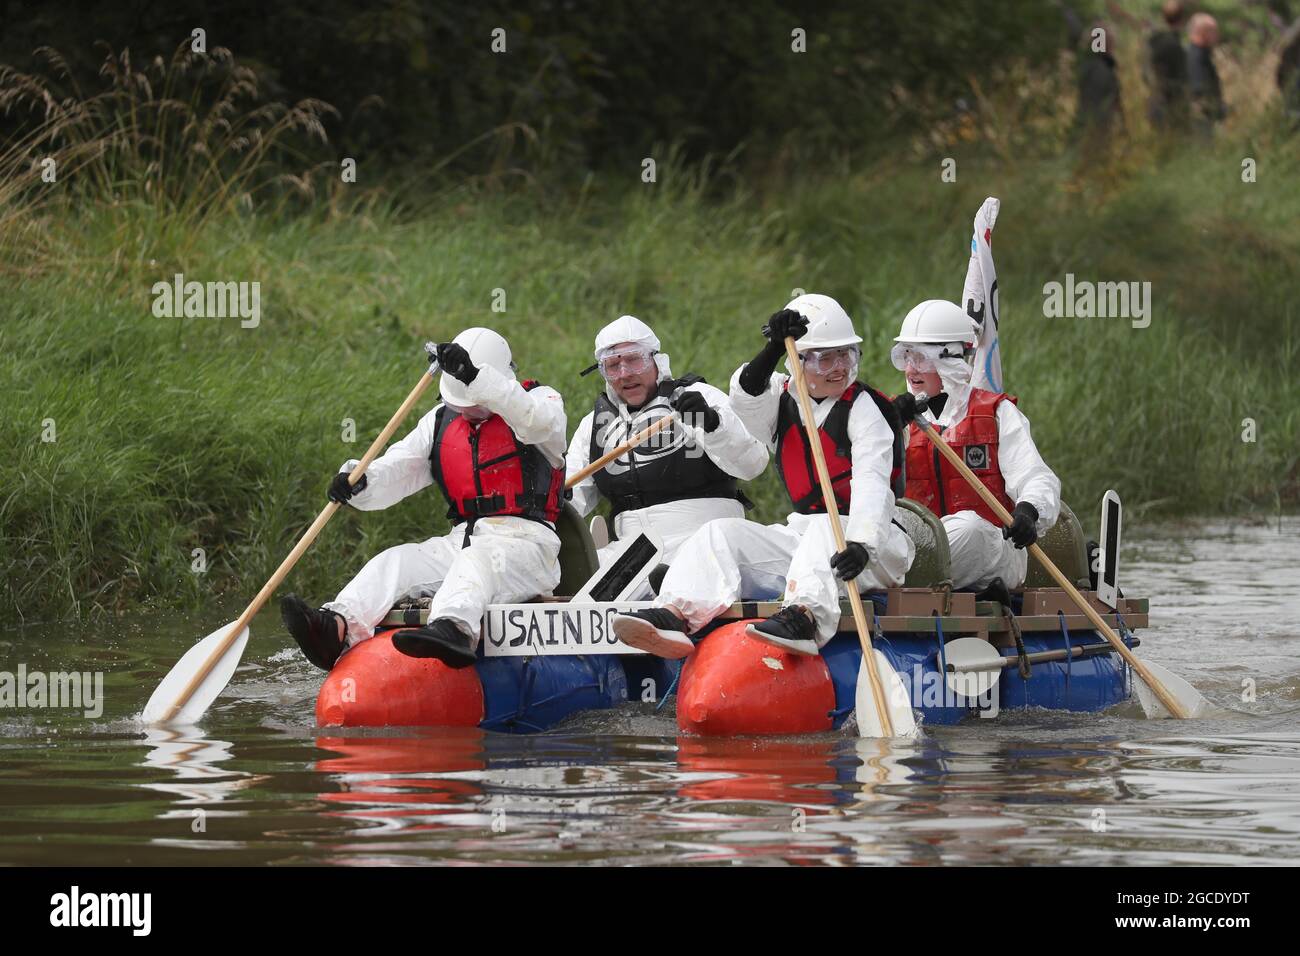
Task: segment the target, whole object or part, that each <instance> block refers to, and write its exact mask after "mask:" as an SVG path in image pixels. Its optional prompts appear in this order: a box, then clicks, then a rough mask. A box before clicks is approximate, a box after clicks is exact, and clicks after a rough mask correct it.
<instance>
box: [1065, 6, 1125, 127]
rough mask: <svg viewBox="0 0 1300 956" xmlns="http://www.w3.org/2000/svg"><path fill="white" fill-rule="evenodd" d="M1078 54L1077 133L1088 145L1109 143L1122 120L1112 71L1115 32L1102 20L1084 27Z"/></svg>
mask: <svg viewBox="0 0 1300 956" xmlns="http://www.w3.org/2000/svg"><path fill="white" fill-rule="evenodd" d="M1081 41H1082V44H1083V51H1082V53H1081V54H1080V57H1079V107H1078V110H1077V111H1076V112H1075V118H1074V123H1075V129H1076V136H1077V138H1078V139H1079V140H1080V142H1081V143H1082V144H1083V145H1085V146H1087V147H1091V148H1099V147H1105V146H1107V145H1109V143H1110V139H1111V134H1112V132H1113V130H1114V128H1115V127H1116V126H1117V125H1118V126H1122V125H1123V123H1124V110H1123V107H1122V105H1121V103H1120V92H1119V74H1118V73H1117V72H1116V70H1115V55H1114V52H1113V51H1114V35H1113V34H1112V33H1111V31H1110V29H1109V28H1107V27H1106V26H1105V25H1104V24H1102V23H1096V24H1094V25H1093V26H1092V27H1091V28H1090V29H1088V30H1085V31H1084V32H1083V35H1082V37H1081Z"/></svg>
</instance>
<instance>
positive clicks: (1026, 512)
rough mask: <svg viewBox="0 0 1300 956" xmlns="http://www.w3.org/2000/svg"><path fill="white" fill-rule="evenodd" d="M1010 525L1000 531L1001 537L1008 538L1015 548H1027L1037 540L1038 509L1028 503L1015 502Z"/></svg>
mask: <svg viewBox="0 0 1300 956" xmlns="http://www.w3.org/2000/svg"><path fill="white" fill-rule="evenodd" d="M1011 519H1012V520H1011V524H1009V525H1007V526H1006V527H1005V528H1003V529H1002V537H1003V538H1004V539H1006V538H1010V539H1011V543H1012V544H1014V545H1015V546H1016V547H1017V548H1027V547H1029V546H1030V545H1031V544H1033V543H1034V542H1035V541H1037V540H1038V509H1037V508H1035V507H1034V506H1033V505H1031V504H1030V503H1029V502H1028V501H1018V502H1016V510H1015V511H1013V512H1011Z"/></svg>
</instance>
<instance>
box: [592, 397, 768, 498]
mask: <svg viewBox="0 0 1300 956" xmlns="http://www.w3.org/2000/svg"><path fill="white" fill-rule="evenodd" d="M703 381H704V379H702V378H700V376H698V375H690V374H688V375H683V376H682V377H681V378H678V379H665V380H664V381H662V382H660V383H659V385H658V386H657V387H656V388H655V392H654V395H653V396H652V397H651V398H650V400H649V401H647V402H646V403H645V404H644V405H642V406H641V407H640V408H639V409H637V410H636V411H635V412H633V413H632V414H631V416H630V418H629V417H625V415H624V414H622V413H621V412H620V410H619V408H617V407H616V406H615V405H614V403H613V402H611V401H610V400H609V397H608V396H607V395H606V394H605V393H604V392H601V394H599V395H598V396H596V405H595V411H594V413H593V415H592V421H591V446H590V449H589V452H588V454H589V458H588V460H589V461H595V460H596V459H597V458H599V457H600V456H601V455H604V454H606V453H608V452H610V451H613V450H614V449H615V448H617V447H618V446H619V445H621V444H623V443H624V442H625V441H627V440H628V439H629V438H631V437H632V436H633V435H635V434H636V433H637V432H639V431H642V430H644V429H646V428H648V427H650V426H651V425H653V424H654V423H655V422H657V421H658V420H659V419H661V418H663V417H664V416H665V415H671V414H672V411H673V410H672V408H671V407H670V406H669V404H668V399H669V396H671V395H672V393H673V392H674V391H676V390H677V389H678V388H684V387H686V386H688V385H694V384H695V383H697V382H703ZM594 477H595V481H596V490H598V491H599V492H600V493H601V494H602V495H603V496H604V497H606V498H608V499H609V503H610V517H611V518H612V517H615V516H617V515H618V514H619V513H620V512H623V511H634V510H636V509H638V508H648V507H650V506H651V505H660V504H664V503H665V502H669V501H681V500H683V499H686V498H736V499H738V500H741V501H743V500H744V499H743V498H741V496H740V495H739V492H738V489H737V485H736V479H735V477H734V476H732V475H729V474H727V472H725V471H723V470H722V469H721V468H719V467H718V466H717V465H716V464H715V463H714V461H713V459H712V458H710V457H709V456H708V455H707V454H706V453H705V451H704V449H703V448H700V447H699V446H698V445H696V444H695V442H694V440H693V439H692V438H691V437H690V435H689V434H688V433H687V432H686V430H685V429H683V428H682V427H681V424H680V423H678V422H674V423H673V424H671V425H669V426H668V427H667V428H665V429H664V430H663V431H660V432H657V433H655V434H654V435H651V436H650V437H649V438H648V439H646V441H644V442H642V443H641V444H640V445H638V446H637V447H636V448H633V449H632V450H631V451H630V452H628V453H627V454H626V455H624V456H622V457H620V458H616V459H614V460H613V461H612V462H610V463H609V464H608V465H606V466H605V467H604V468H602V469H601V470H600V471H598V472H596V474H595V476H594Z"/></svg>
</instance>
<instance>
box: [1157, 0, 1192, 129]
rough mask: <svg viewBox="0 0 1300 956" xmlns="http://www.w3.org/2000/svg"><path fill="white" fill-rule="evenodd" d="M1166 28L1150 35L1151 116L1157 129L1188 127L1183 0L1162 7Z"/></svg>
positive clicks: (1168, 2) (1174, 0)
mask: <svg viewBox="0 0 1300 956" xmlns="http://www.w3.org/2000/svg"><path fill="white" fill-rule="evenodd" d="M1160 13H1161V16H1163V17H1164V20H1165V29H1163V30H1156V31H1154V32H1153V33H1152V34H1151V36H1150V37H1148V38H1147V52H1148V60H1147V84H1148V86H1149V87H1150V88H1151V102H1150V106H1149V115H1150V117H1151V125H1152V126H1154V127H1155V128H1156V129H1168V130H1184V129H1186V128H1187V119H1188V108H1187V51H1185V50H1184V49H1183V38H1182V25H1183V21H1184V19H1185V18H1186V11H1185V10H1184V9H1183V4H1182V0H1165V2H1164V4H1163V5H1162V6H1161V8H1160Z"/></svg>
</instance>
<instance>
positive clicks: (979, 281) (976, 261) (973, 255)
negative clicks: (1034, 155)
mask: <svg viewBox="0 0 1300 956" xmlns="http://www.w3.org/2000/svg"><path fill="white" fill-rule="evenodd" d="M1001 205H1002V203H1001V202H1000V201H999V200H998V199H996V198H994V197H993V196H990V197H989V198H988V199H986V200H984V205H982V206H980V210H979V212H977V213H976V214H975V230H974V233H973V234H972V235H971V240H970V264H969V265H968V266H967V267H966V288H965V289H963V290H962V303H963V304H964V305H965V307H966V314H967V315H969V316H970V318H971V321H972V322H974V323H975V335H976V340H975V341H976V345H975V366H974V368H973V370H972V372H971V385H972V386H973V387H974V388H982V389H985V390H986V391H990V392H1001V391H1002V352H1001V350H1000V349H999V347H998V273H997V270H996V269H994V268H993V226H994V225H995V224H996V223H997V221H998V209H999V208H1000V207H1001Z"/></svg>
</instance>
